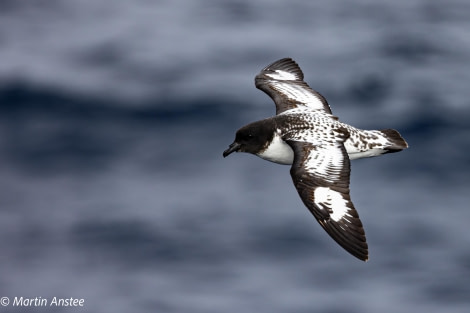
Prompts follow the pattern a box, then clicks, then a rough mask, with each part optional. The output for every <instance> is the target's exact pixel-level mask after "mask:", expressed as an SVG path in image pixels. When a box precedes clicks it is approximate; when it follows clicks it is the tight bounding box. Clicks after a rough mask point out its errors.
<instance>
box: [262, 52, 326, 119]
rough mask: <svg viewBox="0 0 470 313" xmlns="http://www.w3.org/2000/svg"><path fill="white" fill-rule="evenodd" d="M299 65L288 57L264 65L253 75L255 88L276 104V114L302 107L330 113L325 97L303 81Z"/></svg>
mask: <svg viewBox="0 0 470 313" xmlns="http://www.w3.org/2000/svg"><path fill="white" fill-rule="evenodd" d="M303 79H304V74H303V73H302V70H301V69H300V67H299V66H298V65H297V63H295V61H294V60H292V59H290V58H284V59H281V60H278V61H276V62H274V63H272V64H270V65H268V66H266V67H265V68H264V69H263V70H262V71H261V72H260V73H259V74H258V75H256V77H255V85H256V88H258V89H260V90H262V91H264V92H265V93H266V94H268V95H269V96H270V97H271V99H273V100H274V103H275V104H276V114H280V113H282V112H284V111H287V110H291V109H295V108H302V109H306V110H314V111H319V112H324V113H327V114H332V113H331V109H330V106H329V105H328V102H327V101H326V99H325V98H324V97H323V96H322V95H321V94H319V93H318V92H316V91H315V90H313V89H312V88H310V87H309V86H308V85H307V83H306V82H304V80H303Z"/></svg>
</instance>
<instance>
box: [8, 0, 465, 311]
mask: <svg viewBox="0 0 470 313" xmlns="http://www.w3.org/2000/svg"><path fill="white" fill-rule="evenodd" d="M469 13H470V4H469V3H468V1H464V0H451V1H446V2H445V3H443V2H442V1H424V0H422V1H418V0H413V1H393V2H390V3H377V2H376V1H366V0H361V1H354V3H352V2H346V1H315V2H312V1H289V2H286V1H256V2H254V1H246V0H231V1H164V0H161V1H143V0H141V1H110V0H101V1H96V0H95V1H91V0H83V1H29V2H27V1H13V0H12V1H2V2H1V3H0V47H1V48H0V59H1V62H0V247H1V254H0V277H1V280H0V297H8V299H9V300H10V302H9V305H7V306H5V307H2V308H1V310H2V312H23V311H28V312H35V311H45V310H47V311H53V312H72V311H74V312H75V311H77V312H78V311H80V312H82V311H83V312H85V311H90V312H129V311H134V312H192V313H198V312H201V313H202V312H204V313H207V312H214V313H215V312H269V313H275V312H299V313H300V312H353V313H354V312H449V313H460V312H462V313H464V312H468V311H469V309H470V297H469V295H470V280H469V278H470V235H469V232H468V224H469V223H470V210H469V206H468V203H469V200H470V199H469V198H470V196H469V192H468V190H469V187H470V180H469V169H470V157H469V154H468V151H469V150H470V140H469V138H470V127H469V125H470V100H469V99H470V97H469V88H468V84H469V81H470V71H469V64H470V53H469V51H470V40H469V38H470V37H469V35H468V34H469V29H470V20H469V19H468V14H469ZM282 57H292V58H294V59H295V60H296V61H297V62H298V63H299V64H300V66H301V68H302V69H303V71H304V74H305V78H306V81H307V82H308V83H309V84H310V86H312V87H313V88H314V89H316V90H318V91H319V92H321V93H322V94H323V95H324V96H325V97H326V98H327V99H328V101H329V103H330V105H331V108H332V110H333V113H334V114H336V115H337V116H339V118H340V119H341V120H342V121H344V122H347V123H350V124H352V125H354V126H357V127H360V128H365V129H376V128H377V129H382V128H396V129H398V130H399V131H400V132H401V134H402V135H403V136H404V138H405V139H406V140H407V141H408V143H409V145H410V148H409V149H407V150H405V151H403V152H400V153H397V154H390V155H385V156H381V157H379V158H371V159H363V160H357V161H353V162H352V177H351V197H352V199H353V201H354V203H355V206H356V208H357V209H358V211H359V214H360V216H361V219H362V221H363V223H364V226H365V229H366V234H367V237H368V243H369V249H370V260H369V261H368V262H366V263H364V262H361V261H358V260H356V259H355V258H354V257H352V256H350V255H349V254H348V253H346V252H345V251H343V250H342V248H340V247H339V246H337V245H336V244H335V242H334V241H333V240H331V239H330V238H329V237H328V235H327V234H326V233H325V232H324V231H323V230H322V229H321V227H320V226H319V225H318V224H317V222H316V221H315V220H314V218H313V217H312V216H311V214H310V213H309V212H308V210H307V209H306V208H305V207H304V206H303V204H302V202H301V201H300V199H299V197H298V196H297V192H296V191H295V188H294V187H293V185H292V182H291V178H290V175H289V167H288V166H281V165H277V164H271V163H269V162H266V161H262V160H261V159H258V158H256V157H253V156H251V155H247V154H234V155H231V156H230V157H228V158H226V159H224V158H222V151H223V150H225V149H226V148H227V146H228V145H229V144H230V143H231V142H232V140H233V137H234V134H235V131H236V129H238V128H239V127H240V126H242V125H245V124H247V123H248V122H251V121H254V120H257V119H261V118H264V117H267V116H271V115H273V114H274V105H273V104H272V102H271V100H270V99H269V98H268V97H267V96H266V95H265V94H263V93H262V92H261V91H259V90H257V89H256V88H255V87H254V83H253V78H254V76H255V75H256V74H257V73H258V72H259V70H260V69H261V68H263V67H264V66H266V65H267V64H269V63H271V62H273V61H275V60H276V59H279V58H282ZM15 297H18V298H19V297H24V298H35V297H38V298H39V297H41V298H42V299H46V300H48V304H50V303H51V301H52V299H53V297H58V298H71V297H72V298H75V299H84V302H83V306H82V307H73V308H72V307H50V306H49V307H48V308H47V309H45V308H41V307H37V306H34V305H29V306H28V307H18V306H15V305H13V301H14V298H15ZM3 303H4V302H3V300H2V302H1V303H0V304H2V305H3Z"/></svg>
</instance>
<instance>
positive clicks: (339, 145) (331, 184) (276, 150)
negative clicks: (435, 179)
mask: <svg viewBox="0 0 470 313" xmlns="http://www.w3.org/2000/svg"><path fill="white" fill-rule="evenodd" d="M303 79H304V75H303V73H302V71H301V69H300V68H299V66H298V65H297V63H295V61H293V60H292V59H290V58H284V59H281V60H279V61H276V62H274V63H272V64H270V65H268V66H267V67H265V68H264V69H263V70H262V71H261V72H260V73H259V74H258V75H257V76H256V78H255V84H256V87H257V88H258V89H261V90H262V91H264V92H265V93H266V94H268V95H269V96H270V97H271V98H272V99H273V100H274V103H275V104H276V116H273V117H270V118H267V119H264V120H261V121H257V122H253V123H250V124H248V125H246V126H243V127H242V128H240V129H239V130H238V131H237V134H236V138H235V141H234V142H233V143H232V144H231V145H230V146H229V148H228V149H227V150H225V151H224V153H223V155H224V157H226V156H227V155H229V154H230V153H232V152H248V153H252V154H255V155H257V156H259V157H261V158H263V159H265V160H268V161H271V162H275V163H280V164H292V167H291V170H290V174H291V176H292V180H293V182H294V185H295V187H296V189H297V191H298V193H299V195H300V198H301V199H302V201H303V203H304V204H305V206H306V207H307V208H308V209H309V210H310V212H311V213H312V214H313V216H314V217H315V218H316V219H317V221H318V222H319V223H320V225H321V226H322V227H323V228H324V229H325V230H326V231H327V233H328V234H329V235H330V236H331V237H332V238H333V239H334V240H335V241H336V242H337V243H338V244H339V245H341V246H342V247H343V248H344V249H345V250H347V251H348V252H349V253H351V254H352V255H354V256H355V257H357V258H359V259H361V260H364V261H366V260H367V259H368V246H367V242H366V236H365V232H364V229H363V226H362V223H361V220H360V219H359V215H358V213H357V211H356V209H355V208H354V205H353V203H352V201H351V198H350V195H349V178H350V160H352V159H358V158H363V157H372V156H378V155H381V154H384V153H389V152H398V151H401V150H403V149H405V148H407V147H408V145H407V143H406V142H405V140H404V139H403V138H402V137H401V135H400V134H399V133H398V132H397V131H396V130H393V129H385V130H360V129H357V128H354V127H352V126H350V125H347V124H344V123H341V122H340V121H339V120H338V118H337V117H335V116H333V115H332V112H331V109H330V106H329V105H328V102H327V101H326V99H325V98H324V97H323V96H322V95H320V94H319V93H318V92H316V91H314V90H313V89H311V88H310V87H309V86H308V85H307V83H305V82H304V80H303Z"/></svg>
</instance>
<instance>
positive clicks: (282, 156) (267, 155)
mask: <svg viewBox="0 0 470 313" xmlns="http://www.w3.org/2000/svg"><path fill="white" fill-rule="evenodd" d="M257 155H258V156H259V157H260V158H262V159H265V160H267V161H271V162H274V163H279V164H288V165H290V164H292V163H293V162H294V150H292V148H291V147H290V146H289V145H288V144H287V143H286V142H285V141H284V140H282V138H281V137H280V136H279V135H278V133H275V134H274V136H273V139H272V140H271V142H270V143H269V144H268V145H267V146H266V148H265V149H264V150H262V151H260V152H259V153H258V154H257Z"/></svg>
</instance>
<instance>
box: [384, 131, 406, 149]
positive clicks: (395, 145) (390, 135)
mask: <svg viewBox="0 0 470 313" xmlns="http://www.w3.org/2000/svg"><path fill="white" fill-rule="evenodd" d="M379 132H381V133H382V135H383V136H384V137H385V139H387V141H388V142H389V144H388V145H386V146H385V147H384V149H385V150H386V151H387V152H386V153H391V152H398V151H401V150H403V149H406V148H408V143H407V142H406V141H405V139H403V137H402V136H401V135H400V133H399V132H398V131H396V130H395V129H382V130H379Z"/></svg>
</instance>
